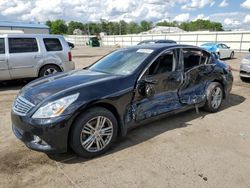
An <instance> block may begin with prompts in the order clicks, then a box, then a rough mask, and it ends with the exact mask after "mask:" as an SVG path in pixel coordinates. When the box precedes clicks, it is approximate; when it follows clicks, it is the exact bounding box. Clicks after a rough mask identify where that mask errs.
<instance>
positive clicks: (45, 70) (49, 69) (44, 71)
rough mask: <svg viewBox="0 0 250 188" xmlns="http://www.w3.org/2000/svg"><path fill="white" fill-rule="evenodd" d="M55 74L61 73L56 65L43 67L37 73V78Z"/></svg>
mask: <svg viewBox="0 0 250 188" xmlns="http://www.w3.org/2000/svg"><path fill="white" fill-rule="evenodd" d="M57 72H62V70H61V69H60V68H59V67H58V66H56V65H45V66H44V67H42V68H41V69H40V71H39V77H43V76H48V75H50V74H55V73H57Z"/></svg>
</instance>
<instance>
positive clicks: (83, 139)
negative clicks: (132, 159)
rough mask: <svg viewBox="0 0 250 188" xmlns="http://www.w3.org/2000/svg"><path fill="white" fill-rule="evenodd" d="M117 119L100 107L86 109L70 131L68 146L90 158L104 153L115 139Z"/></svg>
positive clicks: (80, 154) (82, 155)
mask: <svg viewBox="0 0 250 188" xmlns="http://www.w3.org/2000/svg"><path fill="white" fill-rule="evenodd" d="M117 133H118V124H117V120H116V118H115V116H114V114H113V113H111V112H110V111H109V110H107V109H105V108H101V107H95V108H91V109H88V110H87V111H86V112H85V113H83V114H82V115H81V116H79V117H78V118H77V119H76V121H75V123H74V124H73V127H72V130H71V132H70V143H69V144H70V146H71V148H72V149H73V151H74V152H75V153H77V154H78V155H79V156H81V157H85V158H92V157H96V156H98V155H101V154H103V153H105V152H106V151H107V150H108V149H109V148H110V147H111V146H112V145H113V144H114V142H115V141H116V138H117Z"/></svg>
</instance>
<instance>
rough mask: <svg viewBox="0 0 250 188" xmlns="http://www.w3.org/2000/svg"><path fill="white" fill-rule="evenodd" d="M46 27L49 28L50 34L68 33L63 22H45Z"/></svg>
mask: <svg viewBox="0 0 250 188" xmlns="http://www.w3.org/2000/svg"><path fill="white" fill-rule="evenodd" d="M46 25H48V26H49V27H50V30H51V33H52V34H66V33H67V31H68V27H67V25H66V24H65V21H64V20H55V21H47V22H46Z"/></svg>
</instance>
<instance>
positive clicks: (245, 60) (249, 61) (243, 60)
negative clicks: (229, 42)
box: [241, 59, 250, 64]
mask: <svg viewBox="0 0 250 188" xmlns="http://www.w3.org/2000/svg"><path fill="white" fill-rule="evenodd" d="M241 63H242V64H250V60H249V59H242V61H241Z"/></svg>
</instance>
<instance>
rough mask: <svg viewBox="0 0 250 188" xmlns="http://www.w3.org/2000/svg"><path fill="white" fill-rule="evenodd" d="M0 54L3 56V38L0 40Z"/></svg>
mask: <svg viewBox="0 0 250 188" xmlns="http://www.w3.org/2000/svg"><path fill="white" fill-rule="evenodd" d="M0 54H5V45H4V38H0Z"/></svg>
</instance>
